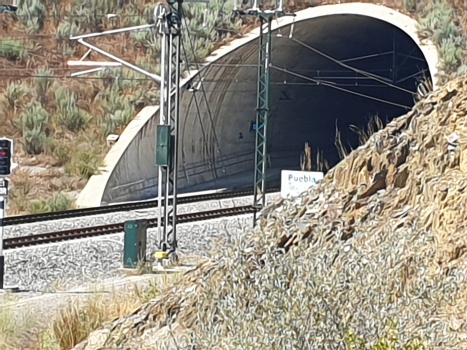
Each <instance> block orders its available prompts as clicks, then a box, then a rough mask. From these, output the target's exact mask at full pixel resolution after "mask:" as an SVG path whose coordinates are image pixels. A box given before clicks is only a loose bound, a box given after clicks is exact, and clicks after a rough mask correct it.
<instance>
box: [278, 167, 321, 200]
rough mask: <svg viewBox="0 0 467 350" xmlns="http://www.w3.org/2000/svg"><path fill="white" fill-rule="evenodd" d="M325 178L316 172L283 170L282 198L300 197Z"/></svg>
mask: <svg viewBox="0 0 467 350" xmlns="http://www.w3.org/2000/svg"><path fill="white" fill-rule="evenodd" d="M323 176H324V174H323V173H321V172H315V171H294V170H282V172H281V197H282V198H290V197H298V196H299V195H300V194H301V193H303V192H305V191H306V190H308V189H309V188H310V187H311V186H314V185H315V184H316V183H317V182H318V181H319V180H322V179H323Z"/></svg>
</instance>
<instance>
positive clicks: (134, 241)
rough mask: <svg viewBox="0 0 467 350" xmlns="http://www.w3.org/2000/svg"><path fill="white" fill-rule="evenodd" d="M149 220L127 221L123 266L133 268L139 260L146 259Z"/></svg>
mask: <svg viewBox="0 0 467 350" xmlns="http://www.w3.org/2000/svg"><path fill="white" fill-rule="evenodd" d="M147 228H148V222H147V220H132V221H126V222H125V238H124V245H123V267H124V268H130V269H133V268H135V267H136V265H137V264H138V261H144V260H145V259H146V232H147Z"/></svg>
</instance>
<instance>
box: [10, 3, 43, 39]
mask: <svg viewBox="0 0 467 350" xmlns="http://www.w3.org/2000/svg"><path fill="white" fill-rule="evenodd" d="M46 10H47V9H46V7H45V5H44V4H42V2H41V0H22V1H21V2H20V3H19V6H18V10H17V12H16V14H17V16H18V17H19V19H20V21H21V22H22V23H23V25H24V26H26V31H27V33H28V34H32V33H36V32H38V31H39V30H40V29H41V28H42V27H43V25H44V19H45V14H46Z"/></svg>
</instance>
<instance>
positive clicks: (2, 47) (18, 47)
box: [0, 39, 29, 61]
mask: <svg viewBox="0 0 467 350" xmlns="http://www.w3.org/2000/svg"><path fill="white" fill-rule="evenodd" d="M28 55H29V46H28V45H25V42H24V41H22V40H14V39H0V57H3V58H6V59H8V60H10V61H25V60H26V59H27V57H28Z"/></svg>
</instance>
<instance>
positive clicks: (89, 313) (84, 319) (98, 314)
mask: <svg viewBox="0 0 467 350" xmlns="http://www.w3.org/2000/svg"><path fill="white" fill-rule="evenodd" d="M180 278H181V274H179V273H175V274H170V275H163V276H157V277H155V278H154V279H153V280H151V281H150V282H149V283H148V284H147V285H146V286H138V285H136V284H135V285H131V286H129V287H128V286H127V287H125V288H124V289H109V288H102V287H96V288H95V290H94V291H93V292H92V293H91V294H90V295H87V296H86V295H84V296H82V297H77V296H76V295H75V296H73V297H66V299H67V300H66V303H65V307H64V308H63V309H60V310H59V311H58V313H57V314H56V315H55V316H54V317H52V318H51V319H47V320H44V318H43V317H41V315H37V314H32V313H31V312H29V311H28V308H24V309H23V310H19V311H18V310H16V311H15V312H13V309H12V308H11V307H5V305H1V306H0V349H2V350H10V349H30V350H38V349H40V350H69V349H71V348H73V346H75V345H76V344H78V343H79V342H81V341H83V340H85V339H86V338H87V337H88V335H89V334H90V333H91V332H92V331H94V330H96V329H98V328H99V327H100V325H102V324H104V323H107V322H109V321H112V320H114V319H116V318H118V317H121V316H123V315H125V314H128V313H131V312H132V311H134V310H135V309H136V308H137V307H139V306H140V305H141V304H143V303H146V302H147V301H148V300H150V299H152V298H155V297H156V296H157V295H158V294H159V293H160V292H161V290H163V289H166V288H168V287H170V286H172V285H173V284H174V283H175V282H178V281H179V280H180ZM45 302H47V301H45Z"/></svg>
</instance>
